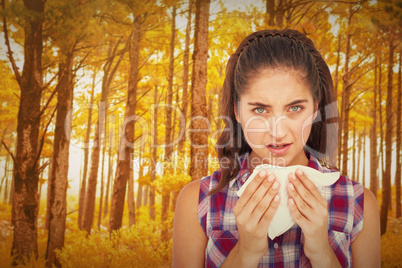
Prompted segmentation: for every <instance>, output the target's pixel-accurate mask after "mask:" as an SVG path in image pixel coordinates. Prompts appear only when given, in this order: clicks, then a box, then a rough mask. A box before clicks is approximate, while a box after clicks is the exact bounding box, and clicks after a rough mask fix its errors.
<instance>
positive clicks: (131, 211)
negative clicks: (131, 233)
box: [127, 170, 135, 227]
mask: <svg viewBox="0 0 402 268" xmlns="http://www.w3.org/2000/svg"><path fill="white" fill-rule="evenodd" d="M127 206H128V226H129V227H131V226H133V225H134V224H135V202H134V178H133V172H132V170H131V171H130V175H129V178H128V189H127Z"/></svg>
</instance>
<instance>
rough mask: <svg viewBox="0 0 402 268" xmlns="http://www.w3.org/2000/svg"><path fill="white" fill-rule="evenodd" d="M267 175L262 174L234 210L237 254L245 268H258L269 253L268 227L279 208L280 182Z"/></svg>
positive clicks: (250, 185) (246, 191) (247, 189)
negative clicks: (267, 252)
mask: <svg viewBox="0 0 402 268" xmlns="http://www.w3.org/2000/svg"><path fill="white" fill-rule="evenodd" d="M267 175H268V173H267V171H266V170H261V171H260V172H259V173H258V175H257V177H256V178H255V179H254V180H253V181H252V182H251V183H250V184H249V185H248V186H247V188H246V190H245V191H244V193H243V194H242V196H241V197H240V198H239V200H238V201H237V203H236V205H235V206H234V208H233V213H234V215H235V217H236V224H237V228H238V230H239V241H238V243H237V244H236V254H239V256H240V257H241V259H242V261H243V264H245V265H247V266H248V267H250V266H254V265H258V263H259V261H260V259H261V258H262V256H264V254H265V252H266V251H267V250H268V227H269V224H270V223H271V221H272V218H273V216H274V214H275V211H276V209H277V208H278V205H279V199H280V197H279V195H277V192H278V190H279V182H277V181H276V179H275V176H274V174H270V175H269V176H267ZM244 261H245V262H244Z"/></svg>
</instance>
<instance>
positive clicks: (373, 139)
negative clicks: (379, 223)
mask: <svg viewBox="0 0 402 268" xmlns="http://www.w3.org/2000/svg"><path fill="white" fill-rule="evenodd" d="M375 65H377V58H375ZM377 81H378V79H377V67H375V68H374V86H373V91H374V94H373V105H374V107H373V109H372V110H371V117H372V118H373V124H372V125H371V128H370V190H371V192H373V194H374V195H375V196H376V197H377V190H378V187H377V186H378V177H377V169H378V156H377ZM380 105H381V104H380Z"/></svg>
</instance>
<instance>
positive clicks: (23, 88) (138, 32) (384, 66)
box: [0, 0, 402, 267]
mask: <svg viewBox="0 0 402 268" xmlns="http://www.w3.org/2000/svg"><path fill="white" fill-rule="evenodd" d="M1 4H2V9H1V13H0V14H1V17H2V22H1V26H2V33H1V36H0V42H1V44H2V45H1V46H0V69H1V71H0V74H1V80H0V115H1V116H0V139H1V145H0V200H1V201H2V202H1V203H2V204H0V266H2V267H9V266H10V265H18V266H19V265H21V266H32V267H37V266H38V267H42V266H45V265H47V266H49V267H50V266H52V265H55V266H57V267H60V266H64V267H118V266H123V267H126V266H128V267H163V266H169V265H170V262H171V247H172V239H171V236H172V224H173V217H174V209H175V202H176V199H177V196H178V193H179V192H180V190H181V189H182V187H184V185H186V184H187V183H188V182H190V181H191V180H195V179H199V178H201V177H202V176H205V175H207V174H210V173H211V172H213V171H214V170H215V169H217V168H218V161H217V155H216V152H215V150H214V145H215V143H216V140H217V137H218V135H219V133H220V132H221V131H223V129H224V127H225V126H224V124H225V122H224V121H223V120H222V119H221V118H220V117H219V106H220V105H219V99H220V95H221V88H222V84H223V80H224V77H225V68H226V62H227V60H228V58H229V56H230V55H231V54H232V53H234V51H235V49H236V48H237V46H238V45H239V44H240V42H241V40H242V39H243V38H244V37H245V36H247V35H248V34H250V33H252V32H253V31H256V30H261V29H267V28H270V29H271V28H279V29H283V28H294V29H297V30H299V31H301V32H303V33H305V34H306V35H307V36H308V37H309V38H311V39H312V40H313V41H314V43H315V44H316V46H317V48H318V50H319V51H320V52H321V54H322V55H323V57H324V59H325V60H326V61H327V63H328V64H329V66H330V69H331V72H332V76H333V80H334V84H335V91H336V95H337V99H338V108H339V111H340V118H339V120H338V121H335V123H338V126H339V142H338V144H339V146H338V162H337V163H335V164H336V165H337V167H338V168H339V169H340V170H341V172H342V173H343V174H347V175H348V176H349V177H350V178H352V179H353V180H355V181H359V182H361V183H362V184H363V185H365V186H366V187H367V188H369V189H370V190H371V191H372V192H373V193H374V194H375V195H376V197H377V200H378V203H379V206H380V211H381V212H380V213H381V215H380V216H381V233H382V239H381V241H382V248H381V250H382V252H381V254H382V266H384V267H401V266H402V254H401V253H402V252H401V248H402V220H401V200H400V198H401V192H400V190H401V162H402V159H401V150H402V145H401V118H402V113H401V106H402V105H401V95H402V94H401V61H402V53H401V52H402V46H401V25H402V23H401V22H402V1H400V0H386V1H385V0H384V1H360V0H355V1H347V0H346V1H343V0H342V1H341V0H340V1H305V0H254V1H232V0H226V1H223V0H221V1H216V0H214V1H211V2H210V1H208V0H197V1H195V0H194V1H191V0H190V1H189V0H187V1H179V0H160V1H156V0H144V1H137V0H111V1H106V0H47V1H43V0H30V1H28V0H26V1H20V0H2V1H1ZM197 130H198V131H197ZM190 144H192V145H193V146H190ZM202 145H204V146H202ZM206 163H207V165H205V164H206Z"/></svg>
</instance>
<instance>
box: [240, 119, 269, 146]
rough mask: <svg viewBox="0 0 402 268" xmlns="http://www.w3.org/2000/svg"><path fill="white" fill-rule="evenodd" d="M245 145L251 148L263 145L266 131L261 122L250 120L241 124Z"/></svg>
mask: <svg viewBox="0 0 402 268" xmlns="http://www.w3.org/2000/svg"><path fill="white" fill-rule="evenodd" d="M242 127H243V132H244V135H245V138H246V141H247V143H248V144H249V145H250V146H252V147H255V146H259V145H262V146H263V145H264V136H265V133H266V132H267V131H268V129H267V128H266V126H265V124H264V123H263V121H262V120H260V119H258V118H252V119H251V120H248V121H246V122H244V123H243V124H242Z"/></svg>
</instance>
